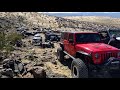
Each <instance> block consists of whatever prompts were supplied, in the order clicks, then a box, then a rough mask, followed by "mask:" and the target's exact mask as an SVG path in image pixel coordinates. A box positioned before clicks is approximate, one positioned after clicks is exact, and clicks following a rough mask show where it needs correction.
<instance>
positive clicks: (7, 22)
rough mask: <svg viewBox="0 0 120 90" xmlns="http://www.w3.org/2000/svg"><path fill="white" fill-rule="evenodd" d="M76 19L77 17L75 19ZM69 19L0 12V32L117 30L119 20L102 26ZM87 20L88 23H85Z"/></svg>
mask: <svg viewBox="0 0 120 90" xmlns="http://www.w3.org/2000/svg"><path fill="white" fill-rule="evenodd" d="M76 18H77V17H76ZM76 18H74V19H71V18H69V17H68V18H66V17H65V18H61V17H55V16H49V15H45V14H42V13H37V12H0V30H12V29H13V30H15V29H16V28H18V27H26V28H29V29H32V28H34V27H37V28H41V29H52V30H80V29H88V30H101V29H108V28H117V27H115V26H114V24H116V23H117V22H118V23H120V20H118V19H115V20H114V22H113V21H112V22H113V24H109V25H108V24H103V23H97V22H90V20H92V19H94V18H92V17H91V19H89V20H88V19H86V20H82V19H76ZM87 20H88V21H87ZM110 20H111V19H109V18H108V19H105V20H103V21H102V20H98V18H97V19H95V20H94V21H101V22H105V21H107V22H110Z"/></svg>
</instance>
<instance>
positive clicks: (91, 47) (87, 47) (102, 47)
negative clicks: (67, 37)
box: [76, 43, 118, 52]
mask: <svg viewBox="0 0 120 90" xmlns="http://www.w3.org/2000/svg"><path fill="white" fill-rule="evenodd" d="M76 48H77V50H82V51H88V52H98V51H112V50H118V49H117V48H115V47H112V46H110V45H108V44H104V43H89V44H77V45H76Z"/></svg>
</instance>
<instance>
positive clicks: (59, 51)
mask: <svg viewBox="0 0 120 90" xmlns="http://www.w3.org/2000/svg"><path fill="white" fill-rule="evenodd" d="M57 59H58V60H59V61H60V62H62V61H64V52H63V50H62V48H58V49H57Z"/></svg>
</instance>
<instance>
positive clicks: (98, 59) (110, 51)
mask: <svg viewBox="0 0 120 90" xmlns="http://www.w3.org/2000/svg"><path fill="white" fill-rule="evenodd" d="M65 55H68V56H69V57H70V58H72V59H73V61H72V64H71V74H72V77H74V78H89V77H97V78H98V77H101V78H110V77H113V76H114V75H115V77H116V76H117V75H118V74H119V72H120V68H119V67H120V50H119V49H117V48H115V47H112V46H110V45H108V44H104V43H102V41H101V37H100V35H99V33H97V32H71V31H70V32H61V40H60V48H58V49H57V57H58V60H59V61H63V60H64V56H65ZM113 73H114V74H113ZM112 74H113V75H112Z"/></svg>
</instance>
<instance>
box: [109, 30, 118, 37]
mask: <svg viewBox="0 0 120 90" xmlns="http://www.w3.org/2000/svg"><path fill="white" fill-rule="evenodd" d="M109 33H110V36H112V35H113V34H115V35H116V36H117V37H120V30H109Z"/></svg>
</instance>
